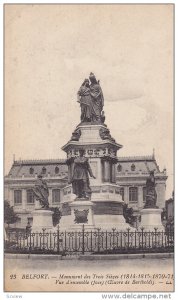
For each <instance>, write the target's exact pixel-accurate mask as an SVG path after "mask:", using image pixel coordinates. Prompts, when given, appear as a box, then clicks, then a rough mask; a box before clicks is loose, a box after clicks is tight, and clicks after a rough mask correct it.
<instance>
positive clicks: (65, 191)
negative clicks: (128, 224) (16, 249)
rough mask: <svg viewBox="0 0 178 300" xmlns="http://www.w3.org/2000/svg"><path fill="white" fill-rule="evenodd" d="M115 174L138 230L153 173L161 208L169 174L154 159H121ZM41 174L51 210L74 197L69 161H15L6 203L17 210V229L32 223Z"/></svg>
mask: <svg viewBox="0 0 178 300" xmlns="http://www.w3.org/2000/svg"><path fill="white" fill-rule="evenodd" d="M115 170H116V171H115V176H116V184H117V185H118V191H119V193H120V194H121V195H122V199H123V200H124V202H125V203H127V204H128V206H129V207H133V209H134V214H135V216H136V224H135V225H136V226H137V225H138V220H139V216H140V210H141V209H142V208H143V206H144V202H145V184H146V179H147V177H148V175H149V171H150V170H155V179H156V191H157V205H158V206H159V208H163V207H164V206H165V189H166V179H167V175H166V170H165V169H164V170H163V171H160V169H159V166H158V165H157V162H156V159H155V157H154V155H151V156H132V157H118V162H117V164H116V168H115ZM39 173H42V174H43V177H44V179H45V180H46V181H47V184H48V187H49V204H50V206H53V207H59V208H60V209H61V205H62V204H61V203H62V202H63V199H64V198H66V197H73V196H74V195H73V194H72V190H71V186H70V185H68V167H67V164H66V160H65V159H51V160H18V161H14V162H13V164H12V167H11V169H10V171H9V173H8V175H7V176H5V200H8V201H9V202H10V205H11V206H14V211H15V212H16V213H17V214H18V221H17V223H16V224H13V227H16V228H25V227H26V225H27V222H28V221H30V222H31V223H32V216H31V212H32V211H33V210H34V207H35V204H34V196H33V192H32V187H33V186H34V183H35V180H36V178H37V175H38V174H39ZM108 180H109V179H108ZM108 184H109V182H108ZM94 192H95V191H93V193H94ZM63 209H64V208H63Z"/></svg>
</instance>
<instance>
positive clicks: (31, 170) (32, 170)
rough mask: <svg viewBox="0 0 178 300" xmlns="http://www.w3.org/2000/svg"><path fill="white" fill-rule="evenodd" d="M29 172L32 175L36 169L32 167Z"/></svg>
mask: <svg viewBox="0 0 178 300" xmlns="http://www.w3.org/2000/svg"><path fill="white" fill-rule="evenodd" d="M29 173H30V174H31V175H32V174H33V173H34V169H33V168H32V167H31V168H30V170H29Z"/></svg>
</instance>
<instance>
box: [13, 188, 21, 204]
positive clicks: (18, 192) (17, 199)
mask: <svg viewBox="0 0 178 300" xmlns="http://www.w3.org/2000/svg"><path fill="white" fill-rule="evenodd" d="M20 204H22V191H21V190H15V191H14V205H20Z"/></svg>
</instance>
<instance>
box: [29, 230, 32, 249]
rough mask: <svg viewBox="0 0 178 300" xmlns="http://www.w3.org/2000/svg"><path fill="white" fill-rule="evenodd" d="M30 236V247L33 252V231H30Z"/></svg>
mask: <svg viewBox="0 0 178 300" xmlns="http://www.w3.org/2000/svg"><path fill="white" fill-rule="evenodd" d="M29 236H30V247H29V253H31V250H32V232H31V231H30V233H29Z"/></svg>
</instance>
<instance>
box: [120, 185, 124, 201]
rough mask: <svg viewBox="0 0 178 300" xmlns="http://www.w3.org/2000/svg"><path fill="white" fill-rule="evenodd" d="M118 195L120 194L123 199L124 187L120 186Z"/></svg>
mask: <svg viewBox="0 0 178 300" xmlns="http://www.w3.org/2000/svg"><path fill="white" fill-rule="evenodd" d="M120 195H121V196H122V200H124V188H123V187H122V188H120Z"/></svg>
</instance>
